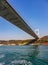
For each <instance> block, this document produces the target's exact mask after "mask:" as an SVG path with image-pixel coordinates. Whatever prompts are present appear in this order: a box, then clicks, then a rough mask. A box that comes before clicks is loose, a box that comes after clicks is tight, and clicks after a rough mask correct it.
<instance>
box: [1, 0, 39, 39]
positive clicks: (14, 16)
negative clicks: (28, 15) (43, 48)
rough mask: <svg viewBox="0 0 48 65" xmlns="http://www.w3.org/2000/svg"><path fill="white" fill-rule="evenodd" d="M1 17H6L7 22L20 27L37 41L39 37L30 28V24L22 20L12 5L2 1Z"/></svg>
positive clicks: (4, 0)
mask: <svg viewBox="0 0 48 65" xmlns="http://www.w3.org/2000/svg"><path fill="white" fill-rule="evenodd" d="M0 16H2V17H4V18H5V19H6V20H8V21H9V22H11V23H12V24H14V25H15V26H17V27H19V28H20V29H22V30H23V31H25V32H27V33H28V34H30V35H31V36H33V37H34V38H35V39H38V36H37V35H36V34H35V33H34V31H33V30H32V29H31V28H30V27H29V26H28V24H27V23H26V22H25V21H24V20H23V19H22V18H21V16H20V15H19V14H18V13H17V12H16V11H15V10H14V9H13V8H12V7H11V5H10V4H9V3H8V2H7V1H6V0H1V1H0Z"/></svg>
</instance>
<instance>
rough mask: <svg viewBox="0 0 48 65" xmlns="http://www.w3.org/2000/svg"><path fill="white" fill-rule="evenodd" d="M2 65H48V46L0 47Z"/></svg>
mask: <svg viewBox="0 0 48 65" xmlns="http://www.w3.org/2000/svg"><path fill="white" fill-rule="evenodd" d="M0 65H48V46H44V45H42V46H33V45H26V46H0Z"/></svg>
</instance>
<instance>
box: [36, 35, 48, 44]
mask: <svg viewBox="0 0 48 65" xmlns="http://www.w3.org/2000/svg"><path fill="white" fill-rule="evenodd" d="M36 43H41V44H42V43H44V44H47V45H48V35H47V36H44V37H42V38H40V39H38V40H37V41H36Z"/></svg>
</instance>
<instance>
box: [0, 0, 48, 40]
mask: <svg viewBox="0 0 48 65" xmlns="http://www.w3.org/2000/svg"><path fill="white" fill-rule="evenodd" d="M7 1H8V2H9V3H10V4H11V6H12V7H13V8H14V9H15V10H16V11H17V12H18V13H19V15H20V16H21V17H22V18H23V19H24V20H25V21H26V23H27V24H28V25H29V26H30V27H31V28H32V29H33V30H34V31H35V30H36V29H39V37H43V36H45V35H48V0H7ZM21 39H32V36H30V35H28V34H27V33H26V32H24V31H22V30H21V29H19V28H18V27H16V26H14V25H13V24H11V23H9V21H7V20H5V19H4V18H2V17H1V16H0V40H21Z"/></svg>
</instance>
